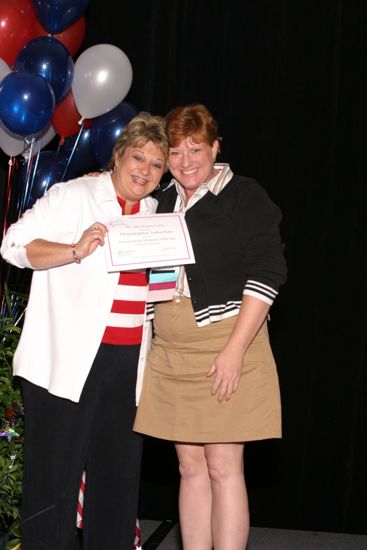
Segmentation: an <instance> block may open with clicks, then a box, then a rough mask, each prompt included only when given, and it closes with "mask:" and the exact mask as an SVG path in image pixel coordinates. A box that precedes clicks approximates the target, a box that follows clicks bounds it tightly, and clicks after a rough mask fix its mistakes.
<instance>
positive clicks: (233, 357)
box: [207, 295, 270, 403]
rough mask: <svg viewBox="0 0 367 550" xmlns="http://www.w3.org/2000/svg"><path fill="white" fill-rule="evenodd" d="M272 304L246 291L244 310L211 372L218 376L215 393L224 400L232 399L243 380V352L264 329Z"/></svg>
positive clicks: (219, 398)
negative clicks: (241, 378) (247, 293)
mask: <svg viewBox="0 0 367 550" xmlns="http://www.w3.org/2000/svg"><path fill="white" fill-rule="evenodd" d="M269 308H270V305H269V304H268V303H266V302H264V301H263V300H259V299H258V298H254V297H253V296H249V295H244V296H243V299H242V304H241V308H240V312H239V314H238V316H237V319H236V324H235V326H234V327H233V330H232V333H231V335H230V337H229V338H228V341H227V344H226V345H225V347H224V349H223V350H222V351H221V352H220V353H219V354H218V355H217V357H216V358H215V360H214V362H213V364H212V366H211V367H210V369H209V371H208V373H207V375H208V376H214V381H213V386H212V394H213V395H216V394H217V395H218V401H219V402H220V403H221V402H222V401H223V400H224V399H225V400H226V401H228V400H229V399H230V398H231V395H232V393H233V392H235V391H236V389H237V387H238V384H239V382H240V376H241V371H242V364H243V356H244V355H245V353H246V351H247V349H248V347H249V345H250V344H251V342H252V340H253V339H254V338H255V336H256V334H257V333H258V331H259V330H260V328H261V326H262V324H263V323H264V321H265V319H266V316H267V314H268V311H269Z"/></svg>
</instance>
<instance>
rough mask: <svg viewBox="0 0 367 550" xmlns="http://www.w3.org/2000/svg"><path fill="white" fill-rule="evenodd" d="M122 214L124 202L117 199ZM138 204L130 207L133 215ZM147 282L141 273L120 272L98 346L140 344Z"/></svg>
mask: <svg viewBox="0 0 367 550" xmlns="http://www.w3.org/2000/svg"><path fill="white" fill-rule="evenodd" d="M118 201H119V203H120V205H121V208H122V215H124V214H125V207H126V201H124V200H123V199H121V198H120V197H118ZM139 210H140V203H137V204H135V205H134V206H133V209H132V211H131V214H137V213H138V212H139ZM147 294H148V282H147V276H146V272H145V269H143V270H136V271H121V273H120V278H119V282H118V285H117V288H116V293H115V297H114V300H113V303H112V308H111V312H110V314H109V317H108V320H107V326H106V330H105V332H104V335H103V338H102V343H103V344H114V345H118V346H128V345H134V344H141V340H142V334H143V319H144V312H145V303H146V298H147Z"/></svg>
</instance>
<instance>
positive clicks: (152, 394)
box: [134, 299, 281, 443]
mask: <svg viewBox="0 0 367 550" xmlns="http://www.w3.org/2000/svg"><path fill="white" fill-rule="evenodd" d="M235 322H236V317H230V318H228V319H225V320H223V321H218V322H216V323H211V324H210V325H207V326H204V327H200V328H199V327H198V326H197V324H196V321H195V318H194V313H193V310H192V306H191V300H189V299H183V300H181V301H180V302H175V301H170V302H164V303H160V304H159V305H156V307H155V319H154V338H153V342H152V350H151V352H150V354H149V358H148V364H147V368H146V371H145V375H144V382H143V390H142V395H141V398H140V402H139V406H138V411H137V416H136V420H135V425H134V430H135V431H137V432H140V433H144V434H147V435H150V436H154V437H158V438H160V439H168V440H171V441H181V442H187V443H226V442H227V443H229V442H239V441H252V440H258V439H268V438H278V437H281V407H280V395H279V383H278V375H277V370H276V365H275V362H274V358H273V354H272V351H271V348H270V344H269V338H268V332H267V325H266V323H264V325H263V327H262V328H261V329H260V331H259V333H258V334H257V336H256V338H255V339H254V341H253V342H252V344H251V346H250V347H249V349H248V351H247V353H246V354H245V357H244V362H243V369H242V374H241V381H240V384H239V387H238V389H237V391H236V392H235V393H234V394H233V395H232V397H231V399H230V400H229V401H224V402H222V403H218V398H217V396H213V395H212V394H211V387H212V384H213V377H210V378H208V377H207V376H206V373H207V371H208V369H209V367H210V366H211V364H212V362H213V359H214V358H215V356H216V355H217V354H218V353H219V352H220V351H221V350H222V349H223V347H224V345H225V343H226V341H227V339H228V336H229V334H230V332H231V330H232V327H233V325H234V323H235Z"/></svg>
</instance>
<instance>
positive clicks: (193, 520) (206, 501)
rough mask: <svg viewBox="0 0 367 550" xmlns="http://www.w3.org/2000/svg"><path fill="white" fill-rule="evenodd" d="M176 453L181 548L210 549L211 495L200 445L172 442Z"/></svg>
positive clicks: (185, 549)
mask: <svg viewBox="0 0 367 550" xmlns="http://www.w3.org/2000/svg"><path fill="white" fill-rule="evenodd" d="M176 452H177V456H178V460H179V463H180V474H181V482H180V495H179V511H180V527H181V536H182V543H183V548H184V550H211V549H212V535H211V514H212V495H211V483H210V479H209V474H208V467H207V462H206V458H205V451H204V446H203V445H200V444H199V445H197V444H184V443H176ZM227 549H228V546H227Z"/></svg>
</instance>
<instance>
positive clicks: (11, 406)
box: [0, 288, 27, 548]
mask: <svg viewBox="0 0 367 550" xmlns="http://www.w3.org/2000/svg"><path fill="white" fill-rule="evenodd" d="M26 302H27V296H26V295H24V294H19V293H10V292H9V290H8V289H7V288H5V294H4V295H3V296H0V304H1V319H0V431H1V433H2V436H1V437H0V528H1V529H2V530H5V531H7V532H8V533H9V535H10V542H9V547H10V548H11V547H13V546H14V544H15V543H16V542H19V537H20V506H21V497H22V475H23V407H22V399H21V393H20V388H19V385H18V384H17V382H16V381H15V380H14V379H13V375H12V360H13V356H14V351H15V348H16V347H17V344H18V341H19V336H20V333H21V327H20V323H21V319H22V316H23V314H24V310H25V306H26Z"/></svg>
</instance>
